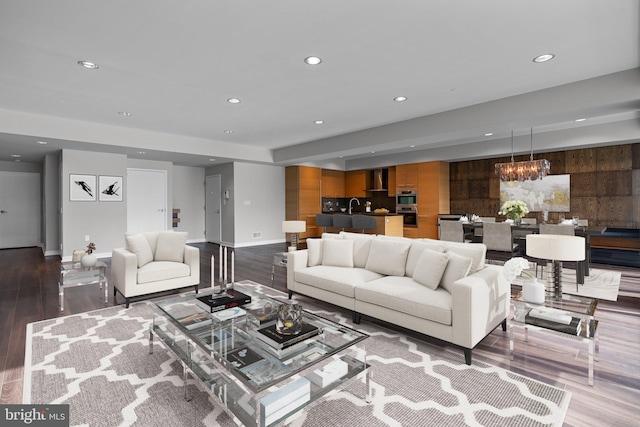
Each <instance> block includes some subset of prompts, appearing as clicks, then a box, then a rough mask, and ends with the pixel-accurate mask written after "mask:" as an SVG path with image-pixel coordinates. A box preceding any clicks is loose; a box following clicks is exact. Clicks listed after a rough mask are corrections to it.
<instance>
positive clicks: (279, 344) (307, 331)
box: [249, 322, 322, 351]
mask: <svg viewBox="0 0 640 427" xmlns="http://www.w3.org/2000/svg"><path fill="white" fill-rule="evenodd" d="M321 332H322V329H320V328H318V327H317V326H314V325H312V324H310V323H305V322H302V330H301V332H300V333H299V334H296V335H283V334H281V333H279V332H278V330H277V329H276V325H275V324H271V325H268V326H264V327H262V328H260V329H255V330H251V331H250V332H249V333H250V334H251V335H253V336H254V337H255V338H257V339H259V340H260V341H262V342H264V343H266V344H268V345H269V347H271V348H273V349H275V350H278V351H282V350H286V349H289V348H291V347H292V346H294V345H296V344H299V343H302V342H304V341H305V340H307V339H309V338H311V337H313V336H315V335H318V334H320V333H321Z"/></svg>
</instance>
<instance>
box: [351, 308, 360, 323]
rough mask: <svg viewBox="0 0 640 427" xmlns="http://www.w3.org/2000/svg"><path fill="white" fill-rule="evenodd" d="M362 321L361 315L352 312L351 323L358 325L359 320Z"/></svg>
mask: <svg viewBox="0 0 640 427" xmlns="http://www.w3.org/2000/svg"><path fill="white" fill-rule="evenodd" d="M361 319H362V315H361V314H360V313H358V312H357V311H354V312H353V313H351V320H352V321H353V323H355V324H356V325H359V324H360V320H361Z"/></svg>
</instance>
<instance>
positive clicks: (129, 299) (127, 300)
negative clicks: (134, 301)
mask: <svg viewBox="0 0 640 427" xmlns="http://www.w3.org/2000/svg"><path fill="white" fill-rule="evenodd" d="M125 301H126V304H127V306H126V308H129V303H130V302H131V298H125Z"/></svg>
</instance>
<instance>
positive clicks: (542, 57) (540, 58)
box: [533, 53, 555, 64]
mask: <svg viewBox="0 0 640 427" xmlns="http://www.w3.org/2000/svg"><path fill="white" fill-rule="evenodd" d="M554 57H555V55H554V54H553V53H545V54H544V55H540V56H536V57H535V58H533V62H536V63H538V64H539V63H541V62H547V61H551V60H552V59H553V58H554Z"/></svg>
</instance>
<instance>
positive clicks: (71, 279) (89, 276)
mask: <svg viewBox="0 0 640 427" xmlns="http://www.w3.org/2000/svg"><path fill="white" fill-rule="evenodd" d="M106 268H107V264H105V263H104V262H103V261H100V260H98V262H96V265H94V266H93V267H83V266H82V264H80V263H79V262H63V263H61V264H60V281H59V282H58V295H59V296H60V311H64V289H65V288H70V287H73V286H84V285H95V284H99V285H100V289H104V304H105V305H107V303H108V302H109V293H108V288H109V283H108V282H107V276H106Z"/></svg>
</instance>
